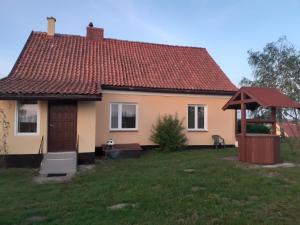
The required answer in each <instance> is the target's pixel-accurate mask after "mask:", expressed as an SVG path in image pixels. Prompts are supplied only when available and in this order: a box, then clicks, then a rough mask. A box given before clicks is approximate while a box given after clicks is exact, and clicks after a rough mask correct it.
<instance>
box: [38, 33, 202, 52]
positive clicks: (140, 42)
mask: <svg viewBox="0 0 300 225" xmlns="http://www.w3.org/2000/svg"><path fill="white" fill-rule="evenodd" d="M33 33H34V34H43V35H47V32H43V31H33ZM55 36H62V37H63V36H65V37H80V38H86V37H85V36H82V35H79V34H62V33H55ZM103 40H104V41H119V42H129V43H135V44H145V45H155V46H165V47H179V48H195V49H201V50H206V48H204V47H197V46H189V45H177V44H164V43H154V42H147V41H131V40H126V39H118V38H104V39H103Z"/></svg>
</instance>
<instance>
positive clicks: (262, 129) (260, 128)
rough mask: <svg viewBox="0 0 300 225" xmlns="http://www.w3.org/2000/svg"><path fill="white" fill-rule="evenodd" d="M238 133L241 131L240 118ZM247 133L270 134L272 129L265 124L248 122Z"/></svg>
mask: <svg viewBox="0 0 300 225" xmlns="http://www.w3.org/2000/svg"><path fill="white" fill-rule="evenodd" d="M237 133H241V120H238V130H237ZM247 133H250V134H270V133H271V130H270V128H269V127H267V126H266V125H264V124H249V123H248V124H247Z"/></svg>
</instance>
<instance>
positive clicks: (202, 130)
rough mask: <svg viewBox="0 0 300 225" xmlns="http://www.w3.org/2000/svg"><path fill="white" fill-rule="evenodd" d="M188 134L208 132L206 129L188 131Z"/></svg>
mask: <svg viewBox="0 0 300 225" xmlns="http://www.w3.org/2000/svg"><path fill="white" fill-rule="evenodd" d="M187 131H188V132H208V130H207V129H188V130H187Z"/></svg>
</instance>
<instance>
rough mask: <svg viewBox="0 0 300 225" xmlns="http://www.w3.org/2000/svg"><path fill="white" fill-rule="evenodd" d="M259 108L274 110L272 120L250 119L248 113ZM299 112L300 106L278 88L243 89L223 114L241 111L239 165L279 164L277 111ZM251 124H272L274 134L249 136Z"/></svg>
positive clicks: (238, 135) (228, 104)
mask: <svg viewBox="0 0 300 225" xmlns="http://www.w3.org/2000/svg"><path fill="white" fill-rule="evenodd" d="M259 106H262V107H264V108H270V109H271V119H268V120H262V119H246V110H252V111H253V110H255V109H257V108H258V107H259ZM277 108H296V109H298V110H300V104H299V103H297V102H295V101H294V100H292V99H290V98H289V97H288V96H286V95H284V94H282V93H281V92H280V91H279V90H278V89H276V88H263V87H242V88H241V89H239V90H238V91H237V93H236V94H235V95H234V96H233V97H232V98H231V99H230V100H229V101H228V102H227V103H226V104H225V105H224V106H223V110H227V109H234V110H238V109H240V110H241V133H240V134H237V141H238V151H239V156H238V158H239V161H242V162H249V163H257V164H276V163H279V162H280V161H281V159H280V137H279V136H278V135H276V109H277ZM247 123H264V124H266V123H267V124H272V131H271V134H249V133H247V129H246V126H247Z"/></svg>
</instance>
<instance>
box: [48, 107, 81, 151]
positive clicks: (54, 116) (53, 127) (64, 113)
mask: <svg viewBox="0 0 300 225" xmlns="http://www.w3.org/2000/svg"><path fill="white" fill-rule="evenodd" d="M48 107H49V108H48V152H66V151H76V142H77V103H76V102H49V106H48Z"/></svg>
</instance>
